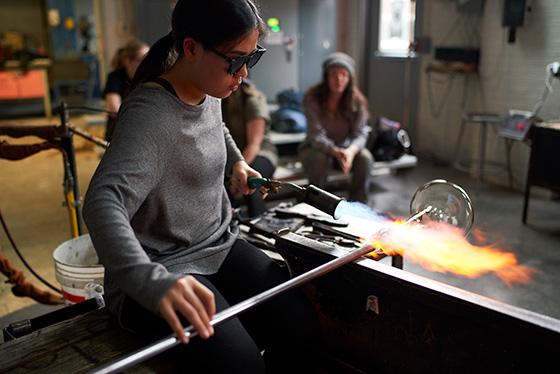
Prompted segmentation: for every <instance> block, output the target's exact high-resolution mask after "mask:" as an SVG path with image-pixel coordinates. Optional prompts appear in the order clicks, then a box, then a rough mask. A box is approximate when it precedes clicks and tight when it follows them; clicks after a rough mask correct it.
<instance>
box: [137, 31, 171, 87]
mask: <svg viewBox="0 0 560 374" xmlns="http://www.w3.org/2000/svg"><path fill="white" fill-rule="evenodd" d="M174 43H175V40H174V38H173V33H172V32H170V33H169V34H167V35H165V36H164V37H163V38H161V39H159V40H158V41H157V42H155V43H154V45H152V46H151V47H150V51H149V52H148V54H147V55H146V56H145V57H144V59H143V60H142V62H141V63H140V65H139V66H138V69H136V73H135V74H134V78H133V79H132V89H134V88H135V87H136V86H138V85H139V84H141V83H142V82H147V81H150V80H152V79H154V78H157V77H159V76H160V75H162V74H163V73H164V72H165V71H166V70H167V68H168V67H169V60H170V58H172V57H173V56H174V55H175V53H173V52H174V48H173V47H174Z"/></svg>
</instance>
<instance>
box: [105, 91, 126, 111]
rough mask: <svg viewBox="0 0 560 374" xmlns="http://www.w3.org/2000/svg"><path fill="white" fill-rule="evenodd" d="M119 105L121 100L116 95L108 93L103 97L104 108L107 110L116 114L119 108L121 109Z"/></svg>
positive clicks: (119, 96)
mask: <svg viewBox="0 0 560 374" xmlns="http://www.w3.org/2000/svg"><path fill="white" fill-rule="evenodd" d="M121 103H122V98H121V95H119V94H118V93H116V92H109V93H108V94H107V95H105V106H106V108H107V110H109V111H111V112H114V113H117V112H118V111H119V108H120V107H121Z"/></svg>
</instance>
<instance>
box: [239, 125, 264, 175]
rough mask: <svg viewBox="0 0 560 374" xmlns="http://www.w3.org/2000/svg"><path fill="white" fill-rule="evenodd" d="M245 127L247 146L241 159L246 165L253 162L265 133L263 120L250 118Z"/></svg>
mask: <svg viewBox="0 0 560 374" xmlns="http://www.w3.org/2000/svg"><path fill="white" fill-rule="evenodd" d="M246 127H247V145H246V146H245V149H244V150H243V157H244V158H245V161H247V163H248V164H250V163H251V162H253V160H254V159H255V157H257V154H258V153H259V152H260V150H261V145H262V142H263V140H264V134H265V131H266V121H265V119H264V118H262V117H259V118H252V119H250V120H249V121H247V123H246Z"/></svg>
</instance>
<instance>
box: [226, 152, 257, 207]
mask: <svg viewBox="0 0 560 374" xmlns="http://www.w3.org/2000/svg"><path fill="white" fill-rule="evenodd" d="M248 177H258V178H261V177H262V175H261V173H259V172H258V171H256V170H255V169H253V168H252V167H250V166H249V165H248V164H247V163H246V162H245V161H244V160H240V161H237V162H236V163H235V164H233V169H232V173H231V179H230V191H231V193H232V194H233V196H235V197H236V198H239V197H241V196H242V195H249V194H251V193H253V192H255V190H254V189H251V188H249V185H248V184H247V178H248Z"/></svg>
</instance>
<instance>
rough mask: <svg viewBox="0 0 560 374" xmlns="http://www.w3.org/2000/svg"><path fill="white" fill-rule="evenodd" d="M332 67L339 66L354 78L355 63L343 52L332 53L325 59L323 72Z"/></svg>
mask: <svg viewBox="0 0 560 374" xmlns="http://www.w3.org/2000/svg"><path fill="white" fill-rule="evenodd" d="M334 66H341V67H343V68H345V69H346V70H348V71H349V72H350V75H351V76H352V77H354V73H355V63H354V59H353V58H352V57H350V56H348V55H347V54H346V53H343V52H334V53H331V54H330V55H328V56H327V58H325V61H323V72H326V71H327V70H329V69H330V68H332V67H334Z"/></svg>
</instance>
